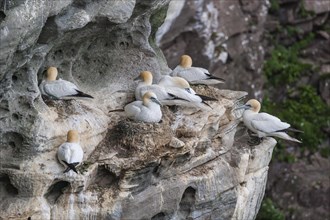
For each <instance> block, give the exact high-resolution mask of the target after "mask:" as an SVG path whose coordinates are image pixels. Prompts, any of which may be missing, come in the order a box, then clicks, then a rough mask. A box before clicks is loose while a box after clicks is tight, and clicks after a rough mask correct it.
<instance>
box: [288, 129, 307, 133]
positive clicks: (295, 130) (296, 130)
mask: <svg viewBox="0 0 330 220" xmlns="http://www.w3.org/2000/svg"><path fill="white" fill-rule="evenodd" d="M287 131H292V132H297V133H304V131H301V130H298V129H295V128H288V129H287Z"/></svg>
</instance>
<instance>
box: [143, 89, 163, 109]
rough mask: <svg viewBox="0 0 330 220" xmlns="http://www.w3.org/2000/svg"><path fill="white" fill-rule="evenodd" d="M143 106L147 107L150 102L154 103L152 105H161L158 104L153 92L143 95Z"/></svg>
mask: <svg viewBox="0 0 330 220" xmlns="http://www.w3.org/2000/svg"><path fill="white" fill-rule="evenodd" d="M142 99H143V104H144V105H148V104H149V103H150V102H154V103H157V104H158V105H160V106H161V105H162V104H161V103H160V101H159V100H158V98H157V96H156V94H155V93H153V92H146V93H145V94H144V95H143V98H142Z"/></svg>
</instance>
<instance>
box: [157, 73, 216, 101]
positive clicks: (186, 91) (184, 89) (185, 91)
mask: <svg viewBox="0 0 330 220" xmlns="http://www.w3.org/2000/svg"><path fill="white" fill-rule="evenodd" d="M158 85H160V86H163V87H165V88H169V89H168V90H170V88H172V87H174V88H180V89H181V94H182V95H178V96H179V97H181V98H184V99H186V100H189V101H191V102H195V103H204V104H206V105H208V104H207V103H205V101H218V100H217V99H215V98H212V97H208V96H204V95H200V94H197V93H196V92H195V91H194V90H193V89H192V88H191V87H190V85H189V83H188V81H187V80H185V79H184V78H182V77H178V76H163V77H162V78H161V79H160V81H159V82H158Z"/></svg>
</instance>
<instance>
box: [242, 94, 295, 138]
mask: <svg viewBox="0 0 330 220" xmlns="http://www.w3.org/2000/svg"><path fill="white" fill-rule="evenodd" d="M240 108H244V109H245V110H244V113H243V122H244V124H245V126H246V127H248V129H250V130H251V131H252V132H254V133H255V134H256V136H257V137H259V138H263V137H268V136H273V137H279V138H282V139H284V140H289V141H294V142H298V143H301V141H299V140H297V139H295V138H292V137H290V136H289V135H288V134H287V133H285V131H287V130H289V131H290V130H291V131H298V130H295V129H291V128H290V124H288V123H286V122H282V121H281V120H280V119H279V118H277V117H275V116H273V115H270V114H267V113H259V111H260V108H261V105H260V102H258V101H257V100H255V99H251V100H249V101H248V102H247V103H246V104H245V105H243V106H241V107H238V108H236V109H240ZM298 132H300V131H298Z"/></svg>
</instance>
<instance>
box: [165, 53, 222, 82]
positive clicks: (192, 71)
mask: <svg viewBox="0 0 330 220" xmlns="http://www.w3.org/2000/svg"><path fill="white" fill-rule="evenodd" d="M170 75H171V76H180V77H182V78H184V79H186V80H187V81H188V82H189V83H191V84H204V85H213V84H218V83H224V82H225V80H224V79H222V78H219V77H216V76H212V75H211V74H210V73H209V71H208V70H207V69H204V68H201V67H192V59H191V57H190V56H188V55H183V56H181V61H180V65H178V66H177V67H175V69H174V70H173V71H172V73H171V74H170Z"/></svg>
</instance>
